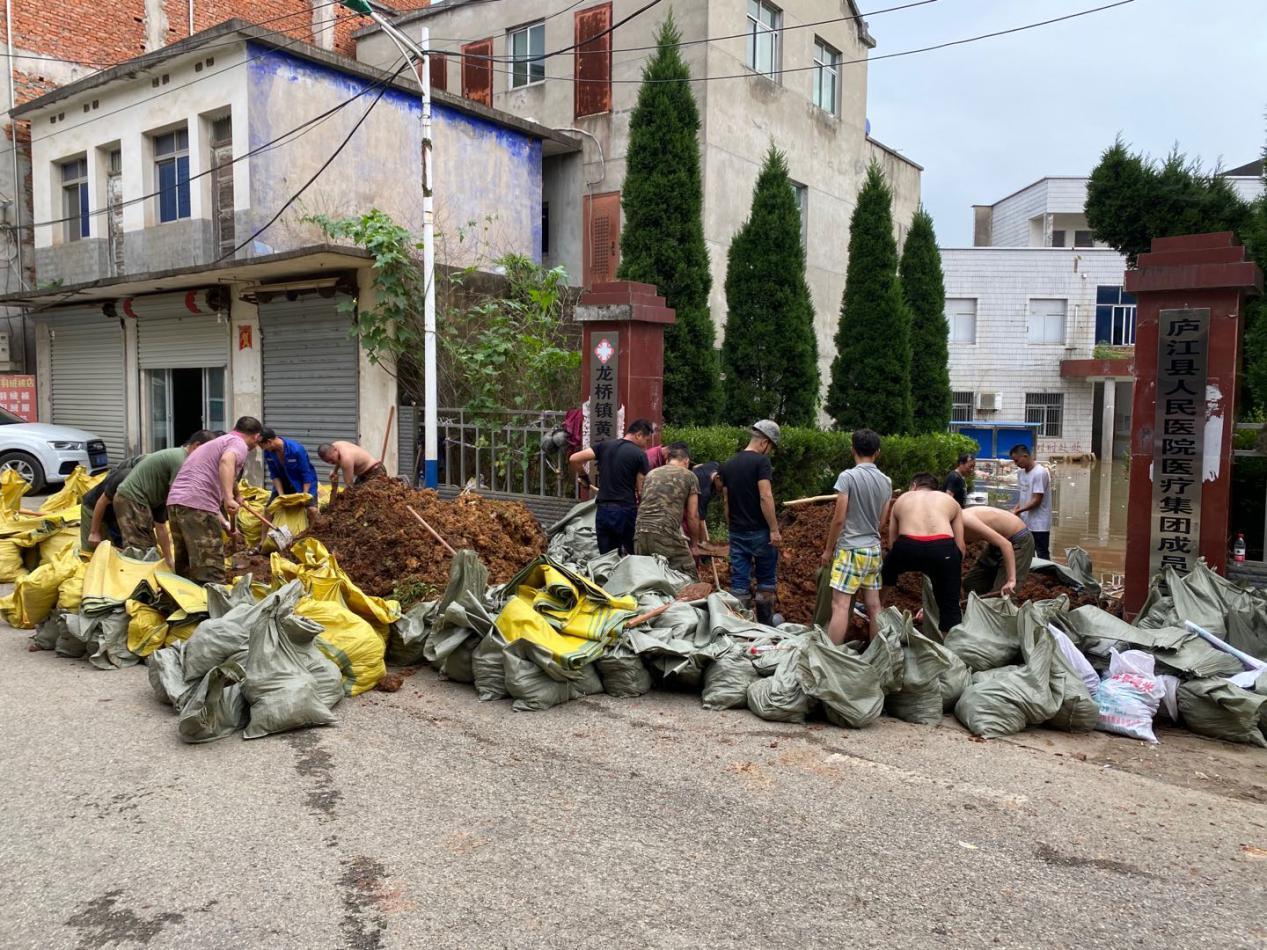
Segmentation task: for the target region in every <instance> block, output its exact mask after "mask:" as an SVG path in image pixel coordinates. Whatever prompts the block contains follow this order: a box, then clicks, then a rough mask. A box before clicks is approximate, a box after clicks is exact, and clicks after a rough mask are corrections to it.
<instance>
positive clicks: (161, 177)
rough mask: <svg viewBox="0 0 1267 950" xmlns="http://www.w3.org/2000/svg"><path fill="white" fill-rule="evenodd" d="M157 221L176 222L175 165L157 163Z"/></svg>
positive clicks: (172, 163)
mask: <svg viewBox="0 0 1267 950" xmlns="http://www.w3.org/2000/svg"><path fill="white" fill-rule="evenodd" d="M158 220H159V221H175V220H176V163H175V162H171V161H167V162H159V163H158Z"/></svg>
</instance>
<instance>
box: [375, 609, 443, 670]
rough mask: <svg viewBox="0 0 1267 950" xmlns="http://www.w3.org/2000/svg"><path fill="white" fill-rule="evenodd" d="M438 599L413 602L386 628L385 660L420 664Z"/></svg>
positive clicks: (403, 664)
mask: <svg viewBox="0 0 1267 950" xmlns="http://www.w3.org/2000/svg"><path fill="white" fill-rule="evenodd" d="M439 606H440V602H439V601H438V600H428V601H424V602H423V603H419V604H414V605H413V606H412V607H410V608H409V609H408V610H407V611H405V613H404V614H403V615H402V616H401V618H400V619H399V620H397V621H395V622H394V623H393V624H392V625H391V627H389V628H388V634H387V657H386V659H387V662H388V663H390V664H391V665H392V666H420V665H421V664H423V663H425V662H426V661H427V660H426V657H425V656H424V655H423V652H424V650H425V649H426V646H427V637H429V636H430V635H431V625H432V624H433V623H434V622H435V618H436V610H437V608H438V607H439Z"/></svg>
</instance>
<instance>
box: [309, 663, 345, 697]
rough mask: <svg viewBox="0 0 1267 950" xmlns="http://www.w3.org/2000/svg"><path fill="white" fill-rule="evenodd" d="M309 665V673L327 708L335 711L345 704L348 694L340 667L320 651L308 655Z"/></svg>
mask: <svg viewBox="0 0 1267 950" xmlns="http://www.w3.org/2000/svg"><path fill="white" fill-rule="evenodd" d="M307 663H308V672H309V673H311V674H312V678H313V679H314V680H315V681H316V683H317V695H318V696H319V697H321V701H322V702H323V703H325V705H326V708H327V709H333V708H334V707H335V706H337V705H339V703H341V702H343V697H344V695H346V694H345V693H344V689H343V671H342V670H340V669H339V665H338V664H337V663H335V662H334V660H332V659H330V658H329V657H328V656H326V655H325V653H323V652H322V651H321V650H320V649H316V650H313V651H312V652H311V653H310V654H309V655H308V657H307Z"/></svg>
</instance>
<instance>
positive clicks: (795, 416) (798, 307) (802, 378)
mask: <svg viewBox="0 0 1267 950" xmlns="http://www.w3.org/2000/svg"><path fill="white" fill-rule="evenodd" d="M726 310H727V316H726V333H725V338H724V340H723V342H722V348H721V361H722V369H723V371H724V376H725V379H724V381H723V383H722V389H723V394H724V397H725V409H724V416H725V419H726V422H728V423H730V424H731V425H742V426H748V425H752V423H753V422H754V421H756V420H757V419H774V420H775V421H776V422H779V423H781V424H783V425H792V426H811V425H813V424H814V422H815V410H816V408H817V406H818V340H817V338H816V337H815V335H814V304H813V301H812V300H811V299H810V292H809V284H807V283H806V281H805V247H804V245H803V244H802V242H801V213H800V209H799V208H798V207H797V203H796V193H795V192H794V191H793V190H792V182H791V180H790V179H789V178H788V169H787V160H786V159H785V158H784V156H783V153H782V152H780V151H778V149H776V148H774V147H773V146H771V148H770V151H769V154H767V155H766V160H765V165H764V166H763V167H762V169H761V174H760V175H759V176H758V177H757V185H756V188H755V190H754V191H753V194H752V210H751V211H750V212H749V214H748V220H747V221H745V222H744V224H743V227H741V228H740V229H739V233H738V234H736V235H735V237H734V240H733V241H731V244H730V254H729V258H728V261H727V267H726Z"/></svg>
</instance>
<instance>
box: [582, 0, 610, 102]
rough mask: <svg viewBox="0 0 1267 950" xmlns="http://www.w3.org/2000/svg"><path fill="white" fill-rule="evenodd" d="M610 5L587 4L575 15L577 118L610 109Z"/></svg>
mask: <svg viewBox="0 0 1267 950" xmlns="http://www.w3.org/2000/svg"><path fill="white" fill-rule="evenodd" d="M611 24H612V5H611V4H610V3H604V4H600V5H599V6H596V7H589V8H587V9H585V10H581V11H579V12H578V13H577V14H576V23H575V26H576V33H575V39H576V64H575V66H574V69H575V76H576V82H574V83H573V84H572V85H573V86H574V87H575V89H574V91H573V108H574V111H575V113H576V117H577V118H578V119H579V118H581V117H582V116H587V115H602V114H603V113H604V112H611V109H612V37H611Z"/></svg>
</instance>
